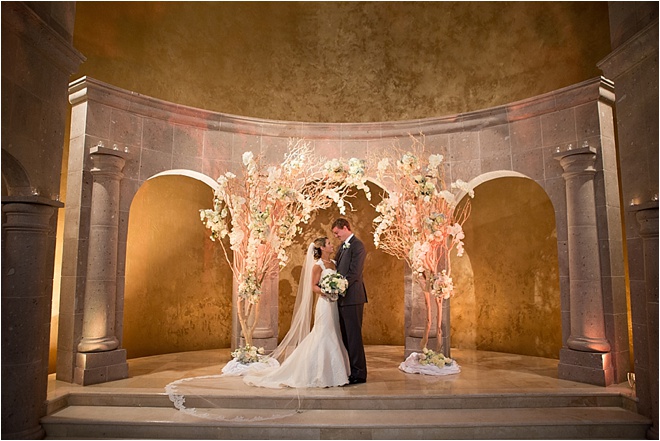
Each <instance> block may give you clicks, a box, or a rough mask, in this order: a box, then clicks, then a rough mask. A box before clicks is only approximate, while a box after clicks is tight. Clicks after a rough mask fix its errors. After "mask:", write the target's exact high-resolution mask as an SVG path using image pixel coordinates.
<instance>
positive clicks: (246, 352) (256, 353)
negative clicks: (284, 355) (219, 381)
mask: <svg viewBox="0 0 660 441" xmlns="http://www.w3.org/2000/svg"><path fill="white" fill-rule="evenodd" d="M263 355H264V348H257V347H256V346H252V345H247V344H246V345H245V346H244V347H240V348H238V349H236V350H235V351H233V352H232V353H231V356H232V357H233V358H234V360H236V361H238V362H239V363H241V364H250V363H256V362H257V361H260V357H261V356H263Z"/></svg>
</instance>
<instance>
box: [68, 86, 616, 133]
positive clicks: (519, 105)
mask: <svg viewBox="0 0 660 441" xmlns="http://www.w3.org/2000/svg"><path fill="white" fill-rule="evenodd" d="M69 101H70V102H71V104H72V105H74V106H75V105H78V104H82V103H85V102H87V101H94V102H96V103H98V104H102V105H105V106H109V107H114V108H117V109H121V110H125V111H130V112H131V113H134V114H137V115H140V116H144V117H149V118H155V119H163V120H167V121H168V122H170V123H176V124H184V125H188V126H193V127H200V128H203V129H209V130H226V131H232V132H239V133H246V134H252V135H262V136H274V137H304V138H308V139H315V138H316V139H324V138H329V137H332V138H335V139H336V138H341V139H374V138H381V137H392V136H407V135H408V134H411V135H417V134H420V133H423V134H424V135H426V136H429V135H437V134H448V133H455V132H465V131H477V130H482V129H483V128H486V127H492V126H498V125H502V124H507V123H510V122H513V121H518V120H523V119H527V118H532V117H537V116H541V115H544V114H548V113H552V112H557V111H560V110H563V109H568V108H571V107H575V106H578V105H580V104H585V103H588V102H594V101H604V102H608V103H612V102H613V101H614V86H613V84H612V82H611V81H610V80H608V79H606V78H603V77H597V78H593V79H591V80H587V81H584V82H582V83H578V84H575V85H572V86H569V87H565V88H563V89H559V90H556V91H553V92H549V93H546V94H543V95H539V96H536V97H533V98H528V99H525V100H522V101H517V102H514V103H510V104H507V105H504V106H498V107H493V108H490V109H485V110H478V111H474V112H468V113H461V114H457V115H450V116H443V117H432V118H425V119H417V120H407V121H385V122H372V123H313V122H296V121H276V120H268V119H261V118H252V117H246V116H238V115H231V114H226V113H220V112H212V111H209V110H204V109H197V108H194V107H189V106H184V105H181V104H176V103H171V102H168V101H164V100H160V99H156V98H152V97H149V96H146V95H142V94H139V93H136V92H131V91H128V90H125V89H121V88H119V87H116V86H113V85H110V84H107V83H104V82H102V81H99V80H96V79H94V78H89V77H82V78H79V79H77V80H75V81H73V82H72V83H71V84H70V85H69Z"/></svg>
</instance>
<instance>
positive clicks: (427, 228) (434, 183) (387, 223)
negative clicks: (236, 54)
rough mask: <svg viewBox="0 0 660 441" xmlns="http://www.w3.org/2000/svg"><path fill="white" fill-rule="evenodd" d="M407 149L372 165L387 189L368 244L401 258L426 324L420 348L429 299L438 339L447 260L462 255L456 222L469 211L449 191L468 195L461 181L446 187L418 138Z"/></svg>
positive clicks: (449, 287) (448, 286)
mask: <svg viewBox="0 0 660 441" xmlns="http://www.w3.org/2000/svg"><path fill="white" fill-rule="evenodd" d="M411 142H412V145H411V147H410V149H409V150H406V151H402V150H401V149H400V148H398V147H396V146H395V147H393V148H392V149H391V150H388V152H389V155H387V154H386V155H385V156H384V157H381V158H380V159H379V161H378V164H377V174H378V179H379V180H380V182H382V183H383V185H384V186H385V188H386V189H387V190H388V192H387V193H385V194H383V198H382V201H381V202H380V203H379V204H378V205H377V206H376V211H377V212H378V213H379V215H378V216H377V217H376V218H375V219H374V244H375V245H376V247H377V248H380V249H381V250H383V251H384V252H386V253H388V254H391V255H393V256H395V257H397V258H399V259H403V260H405V261H406V262H407V263H408V265H409V266H410V268H411V270H412V272H413V277H414V279H415V280H416V281H417V283H418V284H419V286H420V287H421V288H422V291H423V292H424V296H425V301H426V307H427V318H426V319H427V322H426V329H425V333H424V337H423V339H422V342H421V346H422V347H423V348H424V347H426V344H427V343H428V336H429V332H430V327H431V321H432V320H431V319H432V318H431V298H434V299H435V302H436V304H437V306H438V308H437V309H438V320H437V332H438V342H440V341H441V335H442V331H441V323H442V300H443V299H448V298H450V297H451V296H452V295H453V294H454V285H453V281H452V278H451V265H450V258H451V252H452V250H454V249H455V252H456V255H457V256H462V255H463V252H464V248H463V247H464V244H463V239H464V238H465V234H464V233H463V228H462V224H463V222H465V220H466V219H467V218H468V216H469V213H470V204H469V200H467V201H466V202H465V203H462V204H460V206H459V204H458V202H459V200H458V198H457V195H456V194H454V193H453V191H457V192H465V193H467V194H468V195H469V196H470V197H474V192H473V191H472V190H471V189H470V188H469V186H468V185H467V184H466V183H465V182H463V181H460V180H458V181H456V182H454V183H452V184H450V185H447V184H446V182H445V179H444V164H443V160H444V157H443V156H442V155H440V154H431V155H428V156H426V155H425V153H424V150H425V145H424V142H423V140H422V141H420V140H419V139H417V138H415V137H412V136H411Z"/></svg>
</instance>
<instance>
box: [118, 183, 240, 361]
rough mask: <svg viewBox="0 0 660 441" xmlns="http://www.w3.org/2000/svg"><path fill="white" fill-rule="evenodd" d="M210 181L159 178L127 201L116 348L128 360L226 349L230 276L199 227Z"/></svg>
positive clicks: (215, 246) (209, 197)
mask: <svg viewBox="0 0 660 441" xmlns="http://www.w3.org/2000/svg"><path fill="white" fill-rule="evenodd" d="M215 185H216V184H215V181H214V180H213V179H210V178H209V177H208V176H205V175H203V174H200V173H197V172H193V171H189V170H170V171H167V172H163V173H159V174H157V175H155V176H153V177H151V178H149V179H148V180H147V181H145V182H144V184H142V186H140V188H139V189H138V191H137V193H136V195H135V197H134V198H133V202H132V203H131V208H130V214H129V223H128V239H127V248H126V281H125V288H124V305H123V332H122V334H123V342H122V345H123V347H124V348H125V349H126V351H127V356H128V357H129V358H135V357H142V356H148V355H156V354H164V353H171V352H185V351H192V350H202V349H212V348H220V347H228V346H229V338H230V333H231V309H232V302H231V292H232V283H231V280H232V273H231V269H230V268H229V265H228V264H227V262H226V261H225V258H224V254H223V252H222V250H221V248H220V247H219V245H218V244H217V243H214V242H211V241H210V240H208V232H207V230H206V229H205V228H204V226H203V225H202V223H201V222H200V221H199V209H201V208H206V207H207V205H208V204H209V201H211V200H212V198H213V190H212V188H211V187H213V186H215Z"/></svg>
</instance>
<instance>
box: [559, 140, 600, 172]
mask: <svg viewBox="0 0 660 441" xmlns="http://www.w3.org/2000/svg"><path fill="white" fill-rule="evenodd" d="M552 157H553V158H555V159H556V160H557V161H559V163H560V164H561V166H562V167H563V168H564V174H563V176H564V179H566V178H568V177H570V176H572V175H574V174H581V173H588V174H593V173H596V169H595V168H594V165H595V164H596V148H595V147H592V146H587V147H579V148H577V149H572V150H564V151H561V152H557V153H555V154H553V155H552Z"/></svg>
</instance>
